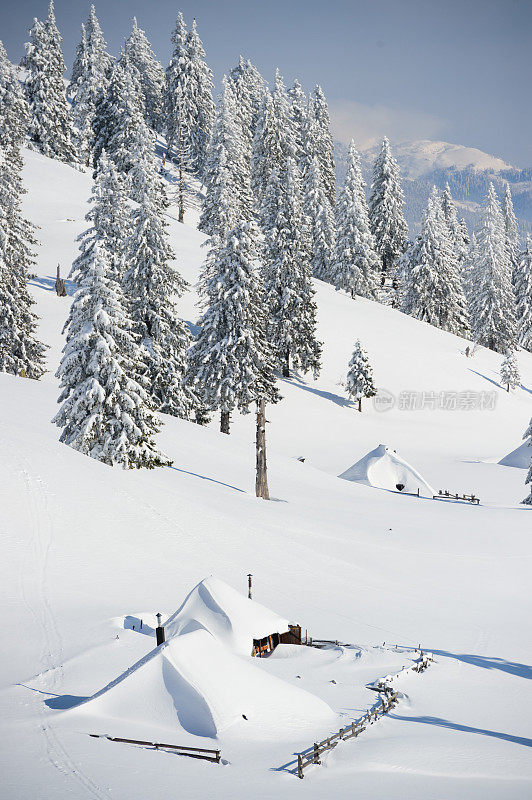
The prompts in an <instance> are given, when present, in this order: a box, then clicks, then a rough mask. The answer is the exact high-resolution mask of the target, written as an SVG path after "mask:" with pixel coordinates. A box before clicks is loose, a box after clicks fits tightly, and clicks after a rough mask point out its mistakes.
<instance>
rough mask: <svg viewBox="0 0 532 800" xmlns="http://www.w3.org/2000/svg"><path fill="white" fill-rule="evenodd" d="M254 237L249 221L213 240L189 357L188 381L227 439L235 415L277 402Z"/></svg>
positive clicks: (254, 228)
mask: <svg viewBox="0 0 532 800" xmlns="http://www.w3.org/2000/svg"><path fill="white" fill-rule="evenodd" d="M257 236H258V232H257V230H256V226H255V223H254V222H253V221H248V222H239V223H238V224H237V225H236V226H235V228H234V229H233V230H232V231H228V232H227V234H226V236H225V237H224V238H223V239H222V240H220V239H218V238H217V239H214V240H213V241H212V242H211V248H212V249H211V253H210V256H209V263H208V266H207V272H206V275H205V280H203V281H202V282H200V287H201V297H202V302H203V305H204V312H203V314H202V316H201V319H200V321H199V323H198V324H199V327H200V332H199V334H198V337H197V339H196V340H195V342H194V344H193V345H192V347H191V349H190V351H189V367H188V373H187V380H188V381H190V383H191V385H192V387H193V389H194V391H195V392H196V393H197V394H198V396H199V397H200V398H201V400H202V401H203V403H204V405H205V407H206V408H207V409H208V410H209V411H220V430H221V432H222V433H229V424H230V414H231V412H232V411H234V410H235V409H238V410H239V411H241V412H242V413H246V412H248V411H249V407H250V405H252V404H253V403H255V402H258V401H260V400H265V401H266V402H276V401H277V400H278V399H279V395H278V393H277V389H276V386H275V375H274V364H273V359H272V357H271V348H270V345H269V342H268V340H267V335H266V323H267V310H266V304H265V299H264V291H263V289H262V286H261V282H260V280H259V277H258V275H257V273H256V271H255V266H254V265H255V261H256V259H257V251H256V244H255V243H256V241H257Z"/></svg>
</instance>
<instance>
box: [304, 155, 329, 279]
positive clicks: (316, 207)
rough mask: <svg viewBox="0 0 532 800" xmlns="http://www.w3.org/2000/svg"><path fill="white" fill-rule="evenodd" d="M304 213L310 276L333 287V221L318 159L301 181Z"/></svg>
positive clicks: (314, 160) (314, 159)
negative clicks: (331, 284)
mask: <svg viewBox="0 0 532 800" xmlns="http://www.w3.org/2000/svg"><path fill="white" fill-rule="evenodd" d="M303 211H304V214H305V217H306V226H305V230H303V231H302V235H303V237H306V238H307V249H308V252H309V253H310V264H311V269H312V274H313V275H314V277H315V278H319V279H320V280H323V281H328V282H329V283H332V282H333V281H334V277H333V271H332V259H333V252H334V240H335V230H334V217H333V212H332V209H331V204H330V203H329V201H328V199H327V196H326V194H325V190H324V188H323V181H322V179H321V173H320V165H319V161H318V157H317V156H314V158H313V159H312V161H311V162H310V164H309V167H308V169H307V170H306V174H305V175H304V177H303Z"/></svg>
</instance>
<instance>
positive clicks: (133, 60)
mask: <svg viewBox="0 0 532 800" xmlns="http://www.w3.org/2000/svg"><path fill="white" fill-rule="evenodd" d="M124 53H125V54H126V56H127V59H128V63H129V66H130V68H131V69H132V70H135V72H136V75H137V81H138V83H139V86H140V91H141V95H142V102H143V107H144V119H145V122H146V124H147V125H149V126H150V127H151V128H153V129H154V130H156V131H158V130H159V129H160V127H161V112H162V99H163V87H164V70H163V68H162V66H161V64H160V63H159V62H158V61H157V59H156V57H155V54H154V52H153V50H152V49H151V45H150V43H149V41H148V38H147V36H146V34H145V32H144V31H143V30H142V28H139V26H138V25H137V19H136V17H133V27H132V29H131V33H130V35H129V36H128V38H127V39H126V42H125V45H124Z"/></svg>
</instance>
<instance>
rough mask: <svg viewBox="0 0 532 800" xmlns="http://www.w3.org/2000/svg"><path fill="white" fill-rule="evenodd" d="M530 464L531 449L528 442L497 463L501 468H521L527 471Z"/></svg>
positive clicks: (531, 458) (531, 459) (531, 457)
mask: <svg viewBox="0 0 532 800" xmlns="http://www.w3.org/2000/svg"><path fill="white" fill-rule="evenodd" d="M531 462H532V447H530V446H529V444H528V442H523V444H520V445H519V447H516V448H515V450H512V452H511V453H508V455H506V456H504V458H501V460H500V461H499V462H498V463H499V464H502V466H503V467H521V469H528V468H529V466H530V464H531Z"/></svg>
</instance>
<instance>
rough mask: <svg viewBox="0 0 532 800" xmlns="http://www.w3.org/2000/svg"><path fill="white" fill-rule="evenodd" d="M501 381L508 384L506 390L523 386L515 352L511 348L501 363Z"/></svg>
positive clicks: (505, 384) (504, 384)
mask: <svg viewBox="0 0 532 800" xmlns="http://www.w3.org/2000/svg"><path fill="white" fill-rule="evenodd" d="M501 383H502V384H503V386H506V391H507V392H509V391H510V389H517V387H518V386H521V375H520V374H519V365H518V363H517V358H516V356H515V352H514V351H512V350H509V351H508V353H507V355H506V357H505V358H504V359H503V361H502V364H501Z"/></svg>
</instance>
